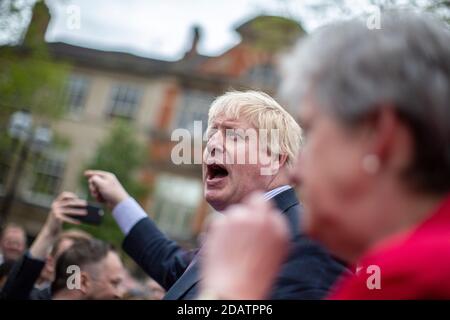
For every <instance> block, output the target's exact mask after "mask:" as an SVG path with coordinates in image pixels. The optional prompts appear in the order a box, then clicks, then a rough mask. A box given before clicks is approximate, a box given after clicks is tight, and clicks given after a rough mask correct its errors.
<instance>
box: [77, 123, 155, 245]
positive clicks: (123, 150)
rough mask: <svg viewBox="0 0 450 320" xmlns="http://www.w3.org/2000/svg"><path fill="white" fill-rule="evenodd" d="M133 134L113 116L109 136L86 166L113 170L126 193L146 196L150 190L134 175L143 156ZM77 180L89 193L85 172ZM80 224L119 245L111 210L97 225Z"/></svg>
mask: <svg viewBox="0 0 450 320" xmlns="http://www.w3.org/2000/svg"><path fill="white" fill-rule="evenodd" d="M135 136H136V135H135V132H134V130H133V128H132V127H131V126H130V125H129V123H128V122H125V120H116V122H115V123H114V124H113V126H112V128H111V132H110V134H109V136H108V137H107V138H106V139H105V140H104V141H103V142H102V143H101V144H100V146H99V147H98V149H97V151H96V154H95V156H94V157H93V158H92V159H91V160H90V161H89V162H88V164H87V165H86V167H85V169H94V170H105V171H110V172H113V173H114V174H115V175H116V176H117V178H118V179H119V181H120V182H121V183H122V185H123V186H124V188H125V189H126V190H127V191H128V193H129V194H130V195H132V196H133V197H134V198H137V199H139V198H142V197H143V196H145V195H146V194H147V193H148V191H149V190H148V188H147V187H146V186H145V185H144V184H143V183H141V182H139V181H138V179H137V178H136V175H135V174H136V170H137V169H138V168H139V167H140V166H141V165H142V164H143V161H144V156H145V151H144V148H143V146H142V145H141V144H140V143H138V142H137V141H136V140H135V138H134V137H135ZM83 172H84V170H83ZM80 183H81V186H82V188H83V189H84V190H85V192H86V193H88V190H87V183H86V178H85V177H84V176H82V177H81V178H80ZM90 199H91V198H90ZM82 228H83V229H85V230H86V231H88V232H89V233H91V234H92V235H94V236H95V237H97V238H99V239H103V240H105V241H108V242H110V243H112V244H114V245H116V246H117V247H120V243H121V241H122V239H123V235H122V233H121V231H120V230H119V228H118V227H117V224H116V222H115V221H114V219H113V217H112V215H111V214H105V217H104V221H103V224H102V225H101V226H100V227H93V226H86V225H83V226H82Z"/></svg>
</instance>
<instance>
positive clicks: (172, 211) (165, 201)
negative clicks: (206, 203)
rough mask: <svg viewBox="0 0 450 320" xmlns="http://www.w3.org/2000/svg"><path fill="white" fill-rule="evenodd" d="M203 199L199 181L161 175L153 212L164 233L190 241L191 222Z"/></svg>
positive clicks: (157, 183) (157, 185)
mask: <svg viewBox="0 0 450 320" xmlns="http://www.w3.org/2000/svg"><path fill="white" fill-rule="evenodd" d="M201 198H202V184H201V182H200V181H198V180H193V179H186V178H182V177H177V176H172V175H165V174H163V175H160V176H159V177H158V179H157V182H156V188H155V194H154V201H153V207H152V209H151V210H152V212H154V213H155V221H156V223H157V224H158V226H159V227H160V228H161V230H162V231H164V232H165V233H167V234H168V235H169V236H170V237H173V238H175V239H177V240H189V239H190V238H191V237H192V234H191V221H192V218H193V216H194V214H195V211H196V210H197V207H198V205H199V203H200V201H201Z"/></svg>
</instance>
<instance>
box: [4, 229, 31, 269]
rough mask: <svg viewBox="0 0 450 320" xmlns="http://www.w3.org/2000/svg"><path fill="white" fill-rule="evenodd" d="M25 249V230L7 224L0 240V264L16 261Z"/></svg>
mask: <svg viewBox="0 0 450 320" xmlns="http://www.w3.org/2000/svg"><path fill="white" fill-rule="evenodd" d="M26 248H27V236H26V233H25V230H24V229H23V228H22V227H21V226H19V225H16V224H8V225H7V226H6V227H5V228H4V230H3V232H2V235H1V238H0V264H2V263H3V262H4V261H7V260H12V261H16V260H18V259H19V258H20V257H21V256H22V254H23V253H24V252H25V250H26Z"/></svg>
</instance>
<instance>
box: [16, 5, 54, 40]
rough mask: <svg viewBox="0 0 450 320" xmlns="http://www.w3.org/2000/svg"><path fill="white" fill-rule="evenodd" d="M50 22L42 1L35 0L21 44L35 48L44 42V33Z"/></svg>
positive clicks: (48, 13)
mask: <svg viewBox="0 0 450 320" xmlns="http://www.w3.org/2000/svg"><path fill="white" fill-rule="evenodd" d="M49 22H50V12H49V10H48V7H47V5H46V4H45V2H44V1H42V0H41V1H37V2H36V4H35V5H34V7H33V15H32V18H31V22H30V24H29V25H28V29H27V31H26V34H25V37H24V41H23V44H24V45H25V46H27V47H32V48H36V47H38V46H39V45H41V44H42V43H45V33H46V31H47V27H48V24H49Z"/></svg>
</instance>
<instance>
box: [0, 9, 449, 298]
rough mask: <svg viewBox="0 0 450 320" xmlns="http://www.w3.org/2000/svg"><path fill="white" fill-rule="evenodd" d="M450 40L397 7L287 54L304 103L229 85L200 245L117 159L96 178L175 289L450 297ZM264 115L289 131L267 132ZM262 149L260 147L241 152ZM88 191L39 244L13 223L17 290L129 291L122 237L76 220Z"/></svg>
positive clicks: (5, 247) (285, 93)
mask: <svg viewBox="0 0 450 320" xmlns="http://www.w3.org/2000/svg"><path fill="white" fill-rule="evenodd" d="M449 44H450V31H449V29H448V27H447V26H445V25H444V24H441V23H440V22H437V21H436V20H434V19H433V18H430V17H428V16H425V15H419V14H415V13H410V12H408V13H402V12H393V13H392V12H391V13H383V15H382V19H381V28H380V29H374V30H372V29H369V28H368V27H367V25H366V23H365V21H364V20H361V19H353V20H349V21H345V22H340V23H336V24H333V25H330V26H327V27H323V28H321V29H320V30H318V31H316V32H314V33H313V34H311V35H310V36H308V37H306V38H305V39H304V40H301V41H300V42H299V43H298V45H297V46H296V47H295V49H294V51H293V52H292V54H291V55H290V57H289V58H287V59H286V61H285V68H284V74H283V81H282V86H281V97H282V98H283V99H284V100H285V101H286V103H288V104H289V105H290V107H291V109H292V110H294V112H293V114H294V116H295V117H296V119H294V117H292V116H291V114H290V113H288V112H287V111H286V110H285V109H284V108H283V107H282V106H281V105H280V104H279V103H278V102H276V101H275V100H274V99H273V98H272V97H270V96H269V95H267V94H265V93H262V92H259V91H231V92H227V93H225V94H224V95H222V96H220V97H218V98H217V99H216V100H215V101H214V102H213V104H212V105H211V107H210V110H209V118H208V130H207V135H208V141H207V144H206V147H205V150H204V158H203V165H202V168H203V182H204V197H205V200H206V201H207V202H208V203H209V204H210V205H211V207H212V208H214V209H215V210H216V211H218V212H220V213H221V215H220V216H219V217H218V218H217V219H215V220H213V221H212V223H211V225H210V226H209V227H208V229H207V230H206V231H205V233H206V234H205V236H204V242H203V243H204V244H203V245H202V246H201V248H199V249H197V250H189V251H188V250H185V249H183V248H182V247H181V246H180V245H179V244H177V243H176V242H174V241H172V240H171V239H169V238H167V236H166V235H165V234H164V233H162V232H161V231H160V230H159V229H158V227H157V226H156V224H155V223H154V222H153V221H152V219H151V218H149V216H148V215H147V213H146V212H145V211H144V210H143V209H142V207H141V206H140V205H139V204H138V202H137V201H136V200H135V199H134V198H133V197H132V195H130V194H128V192H127V190H125V189H124V188H123V186H122V185H121V183H120V181H118V179H117V178H116V176H115V175H114V173H111V172H105V171H101V170H88V171H86V172H85V176H86V183H87V184H88V186H89V190H90V193H91V194H92V196H93V197H95V198H96V199H97V201H99V202H101V203H103V204H104V205H105V206H107V207H109V208H110V209H111V210H112V215H113V217H114V219H115V220H116V222H117V224H118V226H119V227H120V229H121V231H122V232H123V234H124V241H123V249H124V251H125V252H126V253H127V254H128V255H129V256H130V257H131V258H132V259H133V260H134V261H135V262H136V263H137V264H138V265H139V266H140V267H141V268H142V269H143V270H144V271H145V273H146V274H147V275H148V276H149V277H151V279H154V281H156V282H157V283H158V284H159V285H160V286H161V287H162V288H163V289H164V290H165V291H167V293H166V294H165V296H164V298H165V299H449V298H450V45H449ZM248 129H255V130H267V131H268V132H269V135H270V134H271V132H272V134H273V130H275V131H276V133H277V134H276V137H277V139H270V138H269V139H267V141H266V142H267V147H268V148H260V147H259V146H260V144H261V141H260V136H259V135H256V137H257V139H256V140H255V139H251V138H249V137H248V136H246V135H242V131H239V130H244V131H245V130H248ZM252 150H253V151H254V152H256V155H257V157H256V159H258V160H257V161H256V162H251V161H244V162H239V161H238V162H233V161H231V162H230V161H225V159H228V160H229V159H235V158H236V157H237V158H241V159H250V158H251V157H252V156H253V154H251V151H252ZM270 159H271V160H273V159H275V160H276V161H268V160H270ZM262 172H265V173H264V174H262ZM267 172H270V173H269V174H267ZM85 205H86V202H85V201H84V200H81V199H79V198H78V197H77V196H76V195H75V194H72V193H68V192H64V193H63V194H61V195H60V196H59V197H58V198H57V199H56V200H55V201H54V202H53V204H52V207H51V211H50V213H49V216H48V219H47V222H46V223H45V225H44V227H43V229H42V230H41V232H40V233H39V235H38V236H37V238H36V240H35V241H34V242H33V244H32V245H31V247H30V249H29V250H27V249H26V237H25V232H24V230H23V229H22V228H20V227H19V226H17V225H10V226H8V227H7V228H6V229H5V230H4V232H3V234H2V239H1V244H0V245H1V252H2V254H3V258H2V259H3V263H2V265H1V278H0V284H2V285H3V289H2V291H1V296H2V297H3V298H6V299H8V298H9V299H112V298H121V297H124V295H125V291H124V286H123V283H124V282H125V279H126V278H127V275H126V272H125V270H124V267H123V265H122V262H121V259H120V257H119V255H118V254H117V252H116V251H115V249H114V248H112V247H111V246H109V245H108V244H106V243H104V242H102V241H100V240H97V239H93V238H92V237H91V236H89V235H87V234H85V233H83V232H80V231H62V223H63V222H66V223H71V224H78V223H79V221H78V220H76V219H74V216H77V215H84V214H86V210H85V209H83V207H84V206H85ZM11 261H14V262H13V263H11ZM71 267H74V270H75V271H74V272H75V273H76V271H78V275H79V276H78V277H72V273H70V272H68V271H69V270H70V268H71ZM77 268H78V269H77ZM75 273H74V274H75ZM128 277H129V275H128ZM160 297H161V296H160Z"/></svg>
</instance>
